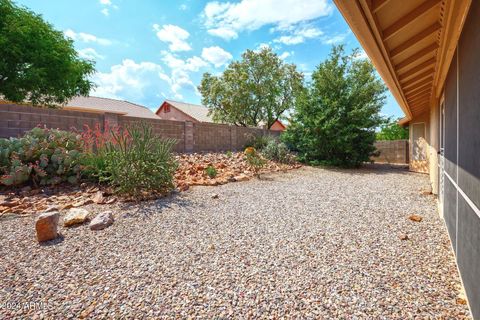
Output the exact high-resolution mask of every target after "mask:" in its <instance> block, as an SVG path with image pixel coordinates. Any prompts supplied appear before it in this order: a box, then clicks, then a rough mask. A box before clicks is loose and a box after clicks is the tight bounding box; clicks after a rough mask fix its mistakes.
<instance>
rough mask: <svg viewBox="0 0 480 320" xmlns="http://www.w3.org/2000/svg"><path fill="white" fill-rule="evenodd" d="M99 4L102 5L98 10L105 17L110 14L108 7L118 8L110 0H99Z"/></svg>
mask: <svg viewBox="0 0 480 320" xmlns="http://www.w3.org/2000/svg"><path fill="white" fill-rule="evenodd" d="M100 4H101V5H102V6H103V9H102V10H100V12H101V13H102V14H103V15H104V16H106V17H108V16H109V15H110V8H113V9H118V6H117V5H115V4H113V2H112V1H111V0H100Z"/></svg>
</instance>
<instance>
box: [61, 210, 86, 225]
mask: <svg viewBox="0 0 480 320" xmlns="http://www.w3.org/2000/svg"><path fill="white" fill-rule="evenodd" d="M88 215H89V212H88V211H87V210H86V209H82V208H72V209H70V210H69V211H68V213H67V215H66V216H65V218H63V225H64V226H65V227H71V226H74V225H76V224H80V223H84V222H85V221H86V220H87V218H88Z"/></svg>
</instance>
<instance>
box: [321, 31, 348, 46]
mask: <svg viewBox="0 0 480 320" xmlns="http://www.w3.org/2000/svg"><path fill="white" fill-rule="evenodd" d="M348 34H349V32H347V33H344V34H337V35H334V36H329V35H326V36H324V37H323V38H322V43H323V44H329V45H333V44H338V43H342V42H343V41H345V38H346V37H347V36H348Z"/></svg>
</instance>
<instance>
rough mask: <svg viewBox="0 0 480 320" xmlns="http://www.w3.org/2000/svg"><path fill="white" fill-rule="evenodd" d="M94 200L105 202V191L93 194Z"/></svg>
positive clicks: (97, 202)
mask: <svg viewBox="0 0 480 320" xmlns="http://www.w3.org/2000/svg"><path fill="white" fill-rule="evenodd" d="M92 200H93V202H95V203H96V204H104V203H105V197H104V196H103V192H102V191H97V193H95V195H94V196H93V198H92Z"/></svg>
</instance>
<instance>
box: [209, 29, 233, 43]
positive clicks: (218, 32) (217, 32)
mask: <svg viewBox="0 0 480 320" xmlns="http://www.w3.org/2000/svg"><path fill="white" fill-rule="evenodd" d="M207 32H208V33H209V34H211V35H212V36H216V37H219V38H222V39H224V40H231V39H236V38H237V37H238V33H237V32H236V31H233V30H232V29H228V28H214V29H208V30H207Z"/></svg>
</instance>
